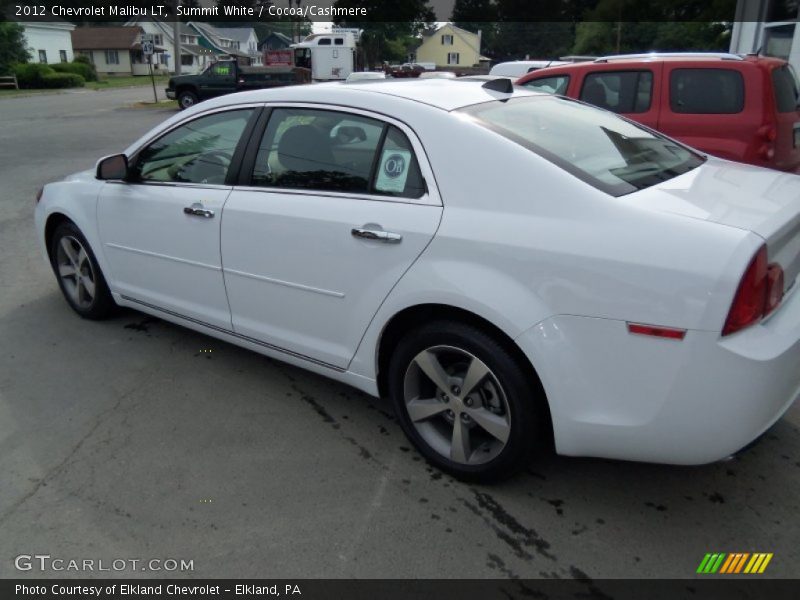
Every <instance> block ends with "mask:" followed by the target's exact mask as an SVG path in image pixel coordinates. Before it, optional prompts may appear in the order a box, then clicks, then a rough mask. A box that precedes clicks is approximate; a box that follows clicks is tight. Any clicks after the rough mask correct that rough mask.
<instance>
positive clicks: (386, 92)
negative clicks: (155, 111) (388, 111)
mask: <svg viewBox="0 0 800 600" xmlns="http://www.w3.org/2000/svg"><path fill="white" fill-rule="evenodd" d="M492 83H493V82H492ZM485 85H487V82H485V81H459V80H458V79H405V80H403V79H398V80H394V79H387V80H380V79H375V80H362V81H354V82H350V83H340V82H335V83H315V84H307V85H292V86H285V87H278V88H268V89H262V90H253V91H249V92H241V93H238V94H230V95H227V96H221V97H219V98H215V99H211V100H207V101H205V102H203V103H202V106H205V107H212V106H227V105H233V104H241V103H245V102H275V101H278V102H280V101H290V102H312V103H327V104H335V103H337V102H340V101H341V102H342V104H345V105H352V106H354V107H356V106H359V105H361V104H362V102H358V96H357V95H356V94H358V95H360V94H365V95H366V94H369V95H371V96H372V98H370V99H369V100H367V98H366V97H365V98H364V100H365V101H367V103H368V104H375V103H376V102H378V103H380V96H381V95H383V96H391V97H393V98H399V99H403V100H408V101H410V102H418V103H421V104H426V105H428V106H433V107H435V108H440V109H442V110H446V111H451V110H456V109H458V108H462V107H464V106H471V105H473V104H482V103H484V102H491V101H494V100H507V99H509V98H511V97H514V98H516V97H523V96H542V95H547V94H542V93H540V92H535V91H532V90H526V89H524V88H514V90H513V92H511V93H503V92H498V91H495V90H492V89H487V88H486V87H484V86H485Z"/></svg>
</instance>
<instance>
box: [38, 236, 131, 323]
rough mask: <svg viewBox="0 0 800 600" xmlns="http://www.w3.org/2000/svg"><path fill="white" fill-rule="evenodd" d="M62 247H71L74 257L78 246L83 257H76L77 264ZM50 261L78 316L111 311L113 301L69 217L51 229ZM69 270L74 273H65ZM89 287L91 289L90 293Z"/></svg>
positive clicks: (96, 317)
mask: <svg viewBox="0 0 800 600" xmlns="http://www.w3.org/2000/svg"><path fill="white" fill-rule="evenodd" d="M66 247H70V248H71V249H72V252H73V253H74V255H75V257H82V255H81V254H80V250H81V249H83V250H84V251H85V257H84V258H83V260H80V259H79V260H77V266H76V260H73V259H70V257H69V253H68V252H67V251H66ZM50 264H51V265H52V267H53V272H54V273H55V276H56V280H57V281H58V286H59V287H60V288H61V293H62V294H63V295H64V299H65V300H66V301H67V303H68V304H69V305H70V306H71V307H72V310H74V311H75V312H76V313H78V314H79V315H80V316H81V317H83V318H85V319H92V320H100V319H105V318H106V317H108V316H110V315H111V314H112V313H113V312H114V310H115V309H116V307H117V305H116V303H115V302H114V298H113V297H112V296H111V292H110V291H109V289H108V284H107V283H106V280H105V277H104V276H103V272H102V271H101V270H100V265H98V264H97V258H96V257H95V255H94V252H92V248H91V246H89V242H87V241H86V238H85V237H84V235H83V234H82V233H81V231H80V229H78V227H77V226H76V225H75V224H74V223H72V222H71V221H64V222H63V223H61V224H60V225H58V227H56V230H55V231H54V232H53V237H52V239H51V240H50ZM62 267H63V268H64V269H65V270H64V273H65V274H63V275H62ZM70 270H72V271H75V272H76V273H77V274H76V275H69V274H66V273H67V272H69V271H70ZM79 279H80V282H79ZM90 291H91V292H93V293H91V294H90Z"/></svg>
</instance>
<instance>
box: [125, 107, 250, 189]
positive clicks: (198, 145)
mask: <svg viewBox="0 0 800 600" xmlns="http://www.w3.org/2000/svg"><path fill="white" fill-rule="evenodd" d="M252 114H253V110H252V109H242V110H232V111H228V112H223V113H215V114H213V115H208V116H206V117H200V118H199V119H195V120H194V121H191V122H189V123H186V124H185V125H181V126H180V127H177V128H176V129H173V130H172V131H170V132H169V133H167V134H166V135H164V136H162V137H161V138H159V139H158V140H156V141H155V142H153V143H152V144H150V145H149V146H148V147H147V148H145V149H144V150H142V151H141V152H140V153H139V156H138V158H137V159H136V163H135V169H136V172H137V175H138V179H140V180H141V181H145V182H149V181H152V182H175V183H200V184H202V183H205V184H212V185H223V184H224V183H225V179H226V177H227V175H228V168H229V167H230V164H231V161H232V159H233V153H234V151H235V150H236V146H237V144H238V143H239V139H240V138H241V137H242V133H243V132H244V130H245V127H246V126H247V122H248V120H249V118H250V116H251V115H252Z"/></svg>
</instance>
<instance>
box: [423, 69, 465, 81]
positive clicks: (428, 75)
mask: <svg viewBox="0 0 800 600" xmlns="http://www.w3.org/2000/svg"><path fill="white" fill-rule="evenodd" d="M457 77H458V75H456V74H455V73H453V72H452V71H425V72H424V73H420V74H419V78H420V79H456V78H457Z"/></svg>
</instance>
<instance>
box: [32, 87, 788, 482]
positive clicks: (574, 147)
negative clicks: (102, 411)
mask: <svg viewBox="0 0 800 600" xmlns="http://www.w3.org/2000/svg"><path fill="white" fill-rule="evenodd" d="M36 235H37V237H38V239H39V241H40V243H41V246H42V249H43V251H44V253H45V255H46V257H47V260H48V262H49V263H50V264H51V265H52V268H53V270H54V272H55V275H56V277H57V280H58V283H59V285H60V287H61V290H62V292H63V293H64V296H65V298H66V300H67V302H68V303H69V304H70V305H71V306H72V308H73V309H74V310H75V311H76V312H77V313H78V314H79V315H81V316H83V317H86V318H89V319H99V318H101V317H104V316H107V315H108V314H109V313H110V312H111V311H112V309H113V308H114V306H115V305H120V306H127V307H132V308H135V309H138V310H140V311H143V312H145V313H149V314H152V315H156V316H158V317H161V318H163V319H166V320H169V321H173V322H175V323H179V324H182V325H185V326H187V327H190V328H192V329H195V330H197V331H200V332H203V333H206V334H208V335H211V336H214V337H217V338H220V339H222V340H226V341H228V342H231V343H234V344H238V345H241V346H244V347H246V348H251V349H253V350H255V351H257V352H261V353H263V354H265V355H268V356H271V357H274V358H278V359H280V360H283V361H286V362H288V363H291V364H294V365H298V366H301V367H304V368H306V369H309V370H311V371H314V372H316V373H320V374H323V375H327V376H329V377H331V378H333V379H336V380H339V381H342V382H345V383H347V384H350V385H352V386H355V387H356V388H359V389H361V390H364V391H365V392H367V393H369V394H373V395H375V396H382V397H388V398H391V400H392V402H393V404H394V407H395V410H396V412H397V414H398V416H399V421H400V424H401V425H402V427H403V430H404V431H405V433H406V434H407V435H408V437H409V438H410V439H411V441H412V442H413V443H414V445H415V446H416V448H417V449H418V450H419V452H421V453H422V454H423V455H424V456H425V458H426V459H427V460H428V461H430V462H431V463H433V464H434V465H436V466H438V467H439V468H441V469H443V470H445V471H447V472H450V473H452V474H454V475H456V476H459V477H463V478H473V479H476V478H492V477H498V476H503V475H507V474H509V473H511V472H513V471H514V470H515V469H518V468H519V467H521V466H523V465H525V464H526V461H528V460H529V457H530V456H531V455H532V453H534V452H535V451H536V450H537V449H540V448H541V447H542V446H544V445H548V444H550V443H551V442H552V443H553V444H554V446H555V449H556V451H557V452H559V453H561V454H565V455H573V456H575V455H582V456H600V457H608V458H617V459H626V460H639V461H652V462H667V463H676V464H699V463H706V462H710V461H714V460H718V459H721V458H725V457H727V456H729V455H731V454H732V453H734V452H736V451H738V450H739V449H741V448H742V447H744V446H745V445H747V444H748V443H750V442H751V441H753V440H754V439H755V438H757V437H758V436H759V435H760V434H762V433H763V432H764V431H765V430H766V429H768V428H769V427H770V426H771V425H772V424H773V423H774V422H775V421H776V420H777V419H779V418H780V417H781V415H782V414H783V413H784V412H785V411H786V410H787V408H788V407H789V406H790V404H791V403H792V401H793V400H794V399H795V398H796V397H797V396H798V394H799V393H800V293H797V287H798V285H797V279H798V273H800V177H797V176H795V175H789V174H783V173H778V172H774V171H769V170H765V169H761V168H758V167H753V166H748V165H742V164H736V163H733V162H728V161H725V160H721V159H717V158H713V157H710V156H704V155H701V154H699V153H697V152H696V151H694V150H692V149H690V148H688V147H686V146H684V145H682V144H680V143H679V142H675V141H674V140H671V139H669V138H667V137H664V136H662V135H660V134H658V133H655V132H653V131H651V130H649V129H646V128H643V127H642V126H639V125H637V124H634V123H632V122H631V121H628V120H626V119H624V118H621V117H618V116H616V115H614V114H612V113H608V112H605V111H602V110H598V109H596V108H594V107H592V106H589V105H586V104H582V103H580V102H578V101H575V100H569V99H566V98H560V97H553V96H549V95H545V94H538V93H535V92H531V91H526V90H523V89H520V88H512V87H511V85H510V82H508V81H507V80H496V81H490V82H486V83H483V82H474V81H473V82H460V81H448V80H426V81H404V82H391V81H385V82H358V83H354V84H321V85H309V86H297V87H292V88H282V89H273V90H262V91H254V92H247V93H242V94H235V95H231V96H226V97H223V98H218V99H216V100H211V101H209V102H204V103H202V104H199V105H197V106H195V107H193V108H191V109H189V110H187V111H185V112H183V113H180V114H178V115H176V116H174V117H172V118H170V119H168V120H167V121H166V122H165V123H163V124H162V125H160V126H158V127H156V128H155V129H154V130H153V131H151V132H149V133H147V134H146V135H145V136H144V137H142V138H141V139H140V140H139V141H137V142H136V143H134V144H133V145H132V146H131V147H129V148H128V149H127V150H126V151H125V152H124V153H123V154H119V155H115V156H111V157H106V158H104V159H101V160H100V161H99V162H98V164H97V167H96V170H94V171H91V172H85V173H79V174H76V175H73V176H70V177H68V178H67V179H65V180H64V181H61V182H58V183H52V184H49V185H47V186H45V188H44V190H43V192H42V193H41V195H40V199H39V201H38V204H37V206H36ZM234 376H235V375H234V374H231V377H234ZM220 401H221V402H223V401H224V399H220ZM265 443H268V442H265Z"/></svg>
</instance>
